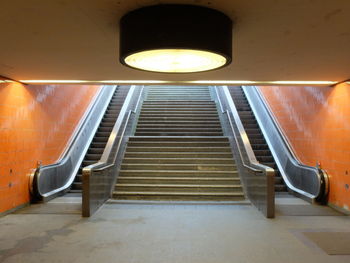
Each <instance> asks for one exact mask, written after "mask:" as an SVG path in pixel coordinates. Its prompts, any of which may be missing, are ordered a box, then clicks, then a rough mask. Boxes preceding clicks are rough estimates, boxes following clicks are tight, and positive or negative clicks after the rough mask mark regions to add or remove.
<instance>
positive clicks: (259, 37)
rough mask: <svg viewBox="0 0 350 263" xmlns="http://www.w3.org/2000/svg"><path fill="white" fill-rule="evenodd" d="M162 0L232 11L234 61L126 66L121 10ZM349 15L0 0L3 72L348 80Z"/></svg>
mask: <svg viewBox="0 0 350 263" xmlns="http://www.w3.org/2000/svg"><path fill="white" fill-rule="evenodd" d="M158 3H188V4H196V5H203V6H207V7H212V8H215V9H218V10H221V11H222V12H224V13H226V14H227V15H228V16H230V17H231V18H232V19H233V21H234V31H233V63H232V64H231V65H230V66H228V67H226V68H222V69H219V70H216V71H212V72H203V73H192V74H164V73H150V72H143V71H138V70H133V69H130V68H127V67H125V66H123V65H121V64H120V63H119V60H118V50H119V47H118V23H119V19H120V17H121V16H122V15H124V14H125V13H126V12H128V11H130V10H133V9H136V8H139V7H142V6H146V5H153V4H158ZM349 14H350V1H349V0H332V1H327V0H263V1H261V0H218V1H211V0H206V1H202V0H192V1H190V0H188V1H155V0H154V1H152V0H31V1H23V0H1V9H0V32H1V33H0V39H1V41H0V75H3V76H7V77H9V78H12V79H16V80H38V79H39V80H45V79H46V80H92V81H94V80H167V81H193V80H224V81H234V80H252V81H281V80H282V81H283V80H298V81H304V80H325V81H342V80H345V79H349V78H350V19H349ZM179 19H181V14H179ZM150 37H151V36H150Z"/></svg>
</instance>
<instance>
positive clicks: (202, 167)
mask: <svg viewBox="0 0 350 263" xmlns="http://www.w3.org/2000/svg"><path fill="white" fill-rule="evenodd" d="M85 162H86V164H85V165H90V164H92V163H93V161H91V162H90V161H84V162H83V164H84V163H85ZM88 162H89V163H88ZM121 169H122V170H175V171H182V170H195V171H234V170H236V165H233V164H231V165H230V164H144V163H141V164H140V163H122V165H121Z"/></svg>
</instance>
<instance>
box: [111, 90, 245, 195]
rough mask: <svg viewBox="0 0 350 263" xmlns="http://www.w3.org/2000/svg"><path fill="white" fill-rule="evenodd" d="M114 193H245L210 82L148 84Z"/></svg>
mask: <svg viewBox="0 0 350 263" xmlns="http://www.w3.org/2000/svg"><path fill="white" fill-rule="evenodd" d="M134 135H135V136H133V137H130V138H129V141H128V145H127V148H126V152H125V155H124V159H123V162H122V164H121V168H120V171H119V176H118V179H117V184H116V187H115V191H114V193H113V197H114V198H116V199H123V200H126V199H129V200H130V199H131V200H198V201H204V200H205V201H208V200H210V201H224V200H242V199H244V195H243V190H242V186H241V183H240V180H239V176H238V173H237V169H236V165H235V161H234V160H233V156H232V153H231V148H230V145H229V141H228V138H226V137H224V136H223V132H222V129H221V124H220V120H219V117H218V113H217V109H216V105H215V102H214V101H212V100H211V96H210V92H209V88H208V87H161V86H152V87H148V88H147V96H146V99H145V100H144V101H143V104H142V108H141V112H140V115H139V119H138V123H137V127H136V131H135V134H134Z"/></svg>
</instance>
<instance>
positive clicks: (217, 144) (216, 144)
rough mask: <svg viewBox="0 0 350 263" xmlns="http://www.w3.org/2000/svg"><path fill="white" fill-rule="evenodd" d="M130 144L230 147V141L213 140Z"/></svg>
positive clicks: (135, 142) (131, 144)
mask: <svg viewBox="0 0 350 263" xmlns="http://www.w3.org/2000/svg"><path fill="white" fill-rule="evenodd" d="M128 145H129V146H136V147H140V146H141V147H230V143H229V142H225V141H223V142H211V141H197V142H196V141H194V142H191V141H187V142H182V141H172V142H169V141H146V142H145V141H129V142H128Z"/></svg>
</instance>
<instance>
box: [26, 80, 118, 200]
mask: <svg viewBox="0 0 350 263" xmlns="http://www.w3.org/2000/svg"><path fill="white" fill-rule="evenodd" d="M117 87H118V86H117V85H114V86H108V85H105V86H102V88H101V90H100V91H99V93H98V95H97V96H96V97H95V99H94V101H93V102H92V103H90V105H89V107H88V109H87V110H86V111H85V113H84V115H83V117H82V118H81V121H80V122H79V124H78V125H77V127H76V129H75V131H74V133H73V135H72V136H71V139H70V141H69V142H68V143H67V145H68V147H66V149H65V150H64V152H63V154H61V157H60V159H58V161H56V162H55V163H53V164H49V165H45V166H41V165H38V167H37V168H36V169H35V170H34V171H33V172H32V173H31V174H30V177H31V180H30V185H29V189H30V193H31V195H32V199H33V200H35V201H38V200H39V201H46V200H49V199H51V198H53V197H54V196H56V195H57V194H59V193H60V192H62V191H65V190H66V189H68V188H69V187H70V185H71V184H72V183H73V181H74V178H75V175H76V173H77V171H78V169H79V166H80V163H81V161H82V159H83V158H84V156H85V153H86V151H87V149H88V146H89V144H90V142H91V141H92V139H93V137H94V134H95V132H96V130H97V129H98V126H99V124H100V121H101V120H102V118H103V115H104V113H105V111H106V109H107V107H108V105H109V102H110V100H111V98H112V96H113V94H114V92H115V90H116V89H117ZM67 169H68V170H67ZM61 173H62V174H63V175H59V174H61ZM58 181H60V182H58ZM45 188H46V189H45Z"/></svg>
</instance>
